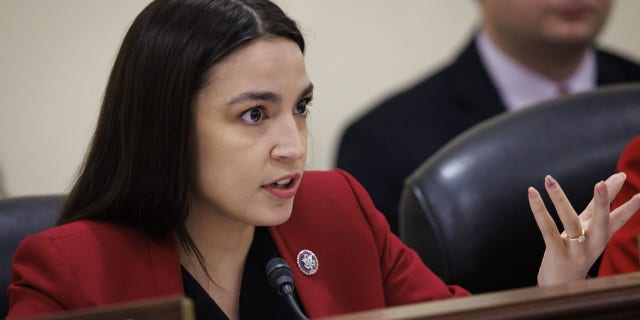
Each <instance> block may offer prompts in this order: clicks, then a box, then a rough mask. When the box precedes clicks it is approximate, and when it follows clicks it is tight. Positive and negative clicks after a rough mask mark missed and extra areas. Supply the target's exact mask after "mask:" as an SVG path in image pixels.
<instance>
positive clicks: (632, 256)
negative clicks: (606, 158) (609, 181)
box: [598, 136, 640, 276]
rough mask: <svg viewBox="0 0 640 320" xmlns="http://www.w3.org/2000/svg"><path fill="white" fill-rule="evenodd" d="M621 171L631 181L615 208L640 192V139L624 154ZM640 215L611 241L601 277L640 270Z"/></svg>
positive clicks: (622, 191)
mask: <svg viewBox="0 0 640 320" xmlns="http://www.w3.org/2000/svg"><path fill="white" fill-rule="evenodd" d="M617 170H618V172H620V171H623V172H624V173H626V175H627V180H626V181H625V183H624V185H623V186H622V189H621V190H620V192H619V193H618V195H617V196H616V198H615V199H614V200H613V203H612V205H611V208H612V209H615V208H617V207H619V206H620V205H622V204H623V203H625V202H627V201H628V200H629V199H631V197H633V196H634V195H635V194H637V193H638V192H640V136H637V137H636V138H635V139H633V140H632V141H631V142H630V143H629V145H628V146H627V147H626V148H625V150H624V151H623V152H622V155H621V156H620V160H619V161H618V166H617ZM639 213H640V212H636V213H635V214H634V215H633V216H632V217H631V218H630V219H629V221H627V223H626V224H625V225H624V226H622V228H620V230H618V231H617V232H616V233H615V234H614V235H613V237H612V238H611V240H609V244H608V245H607V247H606V249H605V251H604V254H603V256H602V262H601V263H600V270H599V271H598V276H607V275H613V274H619V273H627V272H634V271H638V270H640V260H639V257H638V236H639V235H640V214H639Z"/></svg>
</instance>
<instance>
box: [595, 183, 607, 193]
mask: <svg viewBox="0 0 640 320" xmlns="http://www.w3.org/2000/svg"><path fill="white" fill-rule="evenodd" d="M606 190H607V189H606V187H605V184H604V181H600V182H598V184H597V185H596V191H597V192H598V194H599V195H601V196H606V195H607V191H606Z"/></svg>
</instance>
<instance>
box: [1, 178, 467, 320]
mask: <svg viewBox="0 0 640 320" xmlns="http://www.w3.org/2000/svg"><path fill="white" fill-rule="evenodd" d="M269 231H270V233H271V236H272V238H273V240H274V242H275V245H276V247H277V249H278V251H279V253H280V255H281V256H282V258H284V259H285V260H286V261H287V263H289V265H290V266H291V267H292V269H293V272H294V278H295V281H296V290H297V292H298V295H299V297H300V300H301V302H302V304H303V305H304V309H305V310H306V311H307V313H308V315H309V316H310V317H320V316H327V315H335V314H340V313H347V312H354V311H359V310H366V309H374V308H384V307H385V306H392V305H400V304H407V303H412V302H418V301H427V300H433V299H442V298H448V297H452V296H461V295H468V292H467V291H465V290H464V289H461V288H459V287H457V286H447V285H445V284H444V283H443V282H442V281H441V280H440V279H439V278H438V277H437V276H435V275H434V274H433V273H432V272H431V271H430V270H429V269H428V268H427V267H425V266H424V264H423V263H422V261H421V260H420V258H419V257H418V255H417V254H416V253H415V252H414V251H413V250H411V249H409V248H408V247H406V246H405V245H404V244H402V243H401V242H400V240H399V239H398V238H397V237H396V236H395V235H393V234H392V233H391V232H390V230H389V226H388V224H387V222H386V220H385V218H384V216H383V215H382V214H380V213H379V212H378V211H377V210H376V209H375V208H374V206H373V203H372V202H371V199H370V198H369V196H368V195H367V193H366V192H365V190H364V189H363V188H362V187H361V186H360V185H359V184H358V183H357V182H356V181H355V179H353V177H351V176H350V175H348V174H347V173H345V172H343V171H339V170H333V171H328V172H313V171H310V172H306V173H305V174H304V177H303V179H302V182H301V186H300V189H299V191H298V194H297V195H296V198H295V202H294V207H293V214H292V215H291V218H290V219H289V220H288V221H287V222H286V223H284V224H282V225H279V226H276V227H271V228H270V229H269ZM177 245H178V244H177V241H176V237H175V236H174V235H172V236H171V237H169V238H168V239H166V240H165V241H160V242H159V241H154V240H152V239H150V238H148V237H146V236H144V235H143V234H142V233H140V232H139V231H136V230H135V229H132V228H129V227H123V226H119V225H114V224H110V223H105V222H95V221H77V222H73V223H70V224H67V225H63V226H59V227H55V228H53V229H49V230H47V231H44V232H42V233H40V234H37V235H35V236H31V237H28V238H27V239H25V240H24V241H23V242H22V244H21V245H20V247H19V248H18V249H17V251H16V254H15V256H14V260H13V265H12V270H13V275H12V280H11V284H10V286H9V296H10V306H9V319H11V318H18V317H20V316H24V315H32V314H38V313H50V312H55V311H59V310H64V309H76V308H83V307H88V306H96V305H106V304H111V303H118V302H124V301H129V300H135V299H143V298H151V297H158V296H163V295H175V294H184V293H183V286H182V278H181V273H180V261H179V257H178V247H177ZM303 249H308V250H311V251H313V252H314V253H315V254H316V256H317V258H318V266H319V268H318V271H317V273H316V274H314V275H311V276H307V275H305V274H303V273H302V272H301V271H300V270H298V268H297V267H296V266H297V264H296V260H295V259H296V256H297V254H298V252H300V251H301V250H303Z"/></svg>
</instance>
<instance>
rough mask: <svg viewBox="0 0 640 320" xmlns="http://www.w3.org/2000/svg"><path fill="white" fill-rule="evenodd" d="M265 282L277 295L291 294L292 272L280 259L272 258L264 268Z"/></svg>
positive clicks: (292, 287) (292, 285)
mask: <svg viewBox="0 0 640 320" xmlns="http://www.w3.org/2000/svg"><path fill="white" fill-rule="evenodd" d="M265 272H266V273H267V281H268V282H269V284H270V285H271V287H273V288H274V289H276V291H278V294H280V295H285V294H289V293H291V292H293V289H294V284H293V271H292V270H291V268H290V267H289V265H288V264H287V263H286V262H285V261H284V260H283V259H282V258H272V259H271V260H269V262H267V266H266V267H265Z"/></svg>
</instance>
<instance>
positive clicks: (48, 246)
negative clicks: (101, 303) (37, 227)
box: [7, 235, 81, 319]
mask: <svg viewBox="0 0 640 320" xmlns="http://www.w3.org/2000/svg"><path fill="white" fill-rule="evenodd" d="M11 269H12V275H11V283H10V284H9V288H8V293H9V314H8V317H7V319H18V318H21V317H24V316H30V315H36V314H45V313H47V314H48V313H55V312H58V311H63V310H65V309H73V308H77V307H80V305H81V303H80V294H79V290H77V286H76V283H77V282H76V279H75V274H74V272H73V270H72V269H71V266H70V265H69V264H68V263H67V261H66V260H65V258H64V256H63V255H62V253H61V252H60V250H59V249H58V248H57V247H56V246H55V244H54V243H53V241H52V240H51V239H50V238H47V237H44V236H41V235H34V236H30V237H27V238H26V239H25V240H23V241H22V243H21V244H20V246H18V248H17V249H16V252H15V254H14V257H13V262H12V265H11Z"/></svg>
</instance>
